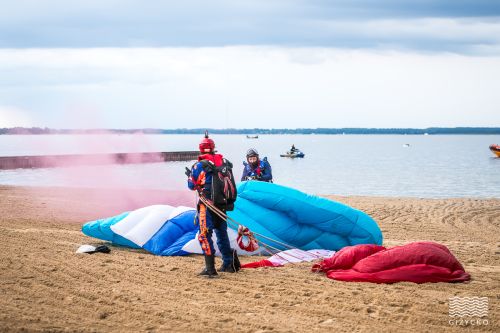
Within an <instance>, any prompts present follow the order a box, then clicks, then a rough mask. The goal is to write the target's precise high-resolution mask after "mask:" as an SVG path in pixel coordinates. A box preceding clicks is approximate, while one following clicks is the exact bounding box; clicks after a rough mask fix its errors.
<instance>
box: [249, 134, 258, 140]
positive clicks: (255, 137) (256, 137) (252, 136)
mask: <svg viewBox="0 0 500 333" xmlns="http://www.w3.org/2000/svg"><path fill="white" fill-rule="evenodd" d="M258 138H259V136H258V135H247V139H258Z"/></svg>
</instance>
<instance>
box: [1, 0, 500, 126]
mask: <svg viewBox="0 0 500 333" xmlns="http://www.w3.org/2000/svg"><path fill="white" fill-rule="evenodd" d="M0 6H1V7H0V8H2V10H1V11H0V127H11V126H47V127H52V128H144V127H152V128H194V127H196V128H198V127H214V128H226V127H236V128H253V127H261V128H297V127H430V126H450V127H451V126H500V93H499V92H498V91H500V1H493V0H470V1H469V0H449V1H444V0H435V1H431V0H420V1H406V0H381V1H371V0H359V1H355V0H329V1H326V0H325V1H319V0H309V1H306V0H304V1H300V0H287V1H285V0H283V1H273V0H266V1H258V0H252V1H234V0H233V1H230V0H227V1H222V0H221V1H190V0H188V1H152V0H150V1H144V0H143V1H139V0H100V1H94V0H86V1H78V2H77V1H64V0H16V1H7V0H0Z"/></svg>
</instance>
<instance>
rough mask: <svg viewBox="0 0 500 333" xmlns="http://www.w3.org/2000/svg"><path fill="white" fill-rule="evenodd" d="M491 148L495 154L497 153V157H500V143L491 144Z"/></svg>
mask: <svg viewBox="0 0 500 333" xmlns="http://www.w3.org/2000/svg"><path fill="white" fill-rule="evenodd" d="M490 150H491V152H492V153H493V154H495V155H496V156H497V157H500V145H491V146H490Z"/></svg>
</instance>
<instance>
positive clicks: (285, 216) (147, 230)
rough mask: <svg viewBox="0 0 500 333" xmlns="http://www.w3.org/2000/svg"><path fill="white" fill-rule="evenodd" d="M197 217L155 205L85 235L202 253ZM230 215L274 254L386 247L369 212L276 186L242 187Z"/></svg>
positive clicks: (95, 225) (232, 235)
mask: <svg viewBox="0 0 500 333" xmlns="http://www.w3.org/2000/svg"><path fill="white" fill-rule="evenodd" d="M195 215H196V211H195V210H194V209H193V208H188V207H182V206H179V207H172V206H168V205H155V206H148V207H144V208H141V209H137V210H135V211H131V212H127V213H123V214H120V215H117V216H114V217H110V218H106V219H101V220H97V221H92V222H88V223H86V224H85V225H83V227H82V231H83V233H84V234H85V235H87V236H91V237H95V238H99V239H102V240H106V241H110V242H112V243H114V244H117V245H123V246H129V247H133V248H143V249H145V250H147V251H149V252H151V253H153V254H156V255H164V256H175V255H185V254H189V253H202V251H201V247H200V244H199V242H198V240H197V231H198V226H197V225H196V224H195V223H194V220H195ZM228 215H229V216H230V217H231V218H232V219H233V220H235V221H237V222H238V223H239V224H241V225H244V226H246V227H248V228H249V229H250V230H251V231H252V232H254V233H255V234H258V235H256V236H257V239H258V240H259V241H260V242H261V244H264V245H268V246H269V247H270V248H271V249H274V250H286V249H287V247H288V246H290V247H293V248H299V249H302V250H312V249H325V250H339V249H341V248H343V247H344V246H348V245H356V244H378V245H380V244H382V233H381V231H380V229H379V227H378V226H377V224H376V223H375V221H374V220H373V219H372V218H371V217H369V216H368V215H367V214H365V213H363V212H361V211H359V210H356V209H354V208H351V207H349V206H346V205H344V204H341V203H338V202H334V201H331V200H328V199H326V198H320V197H317V196H311V195H308V194H305V193H302V192H300V191H297V190H294V189H291V188H288V187H284V186H280V185H276V184H272V183H266V182H259V181H249V182H243V183H241V184H240V185H239V186H238V199H237V200H236V203H235V208H234V211H231V212H229V213H228ZM229 227H230V228H232V229H228V234H229V239H230V241H231V247H233V248H236V249H238V251H239V253H240V254H249V253H247V252H245V251H244V250H241V249H239V248H238V245H237V242H236V237H237V232H236V229H237V225H235V224H234V223H229ZM214 244H216V241H215V233H214ZM216 251H217V247H216ZM261 251H262V249H260V250H258V251H257V252H253V253H252V254H257V253H262V252H261Z"/></svg>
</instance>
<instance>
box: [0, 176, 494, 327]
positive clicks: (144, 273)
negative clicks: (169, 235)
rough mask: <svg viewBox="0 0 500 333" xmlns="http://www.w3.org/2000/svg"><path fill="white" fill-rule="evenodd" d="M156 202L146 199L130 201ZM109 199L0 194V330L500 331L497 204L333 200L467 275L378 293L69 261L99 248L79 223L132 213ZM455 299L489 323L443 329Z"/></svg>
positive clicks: (300, 273)
mask: <svg viewBox="0 0 500 333" xmlns="http://www.w3.org/2000/svg"><path fill="white" fill-rule="evenodd" d="M161 195H163V194H162V193H159V192H158V191H157V192H151V196H148V195H146V194H142V195H141V198H142V201H140V202H137V201H135V203H134V204H135V205H145V204H148V203H153V202H150V201H154V200H158V198H159V197H161ZM110 197H111V198H113V193H112V192H102V191H100V192H96V191H94V190H84V189H71V190H70V189H64V188H50V189H49V188H39V189H36V188H22V187H6V186H3V187H0V212H1V217H0V237H1V239H0V244H1V251H0V282H1V284H0V289H1V290H0V292H1V295H2V296H1V297H0V331H13V332H16V331H47V332H48V331H50V332H59V331H68V332H80V331H81V332H124V331H130V332H136V331H148V332H149V331H150V332H202V331H205V332H235V331H238V332H310V331H313V332H403V331H412V332H454V331H457V332H465V331H490V332H494V331H497V332H498V331H499V323H498V320H499V319H500V316H499V310H498V306H499V298H500V274H499V273H500V256H499V254H500V248H499V240H500V200H498V199H491V200H475V199H446V200H430V199H408V198H369V197H332V199H334V200H338V201H340V202H343V203H346V204H348V205H350V206H353V207H355V208H358V209H361V210H363V211H365V212H367V213H368V214H370V215H371V216H372V217H374V218H375V220H376V221H377V222H378V223H379V225H380V227H381V229H382V231H383V233H384V237H385V240H384V245H386V246H394V245H400V244H405V243H408V242H412V241H418V240H430V241H436V242H439V243H442V244H445V245H446V246H448V247H449V248H450V250H451V251H452V252H453V253H454V254H455V256H456V257H457V258H458V259H459V260H460V262H462V264H463V265H464V266H465V268H466V271H468V272H469V273H470V274H471V275H472V281H471V282H470V283H460V284H448V283H428V284H421V285H417V284H413V283H397V284H392V285H377V284H370V283H348V282H339V281H333V280H329V279H327V278H326V277H325V276H324V275H322V274H314V273H311V272H310V267H311V264H309V263H304V264H297V265H288V266H286V267H283V268H259V269H256V270H243V271H241V272H240V273H238V274H228V273H226V274H221V277H220V278H219V279H213V280H209V279H202V278H199V277H197V276H196V274H197V273H198V271H199V270H200V269H201V267H202V265H203V258H202V257H201V256H189V257H158V256H153V255H150V254H148V253H146V252H144V251H141V250H130V249H126V248H118V247H112V252H111V253H110V254H94V255H87V254H84V255H82V254H80V255H77V254H75V250H76V249H77V248H78V247H79V246H80V245H81V244H88V243H90V244H102V243H103V242H99V241H96V240H94V239H91V238H88V237H86V236H84V235H83V234H82V233H81V232H80V228H81V225H82V224H83V223H84V222H86V221H89V220H93V219H96V218H99V217H104V216H109V215H113V214H117V213H120V212H121V211H122V210H124V209H125V208H130V202H127V203H126V202H124V201H120V200H110V199H109V198H110ZM175 197H176V198H177V199H178V198H179V196H175ZM148 198H152V199H148ZM155 202H157V201H155ZM138 207H140V206H138ZM257 259H259V258H255V257H254V258H249V257H245V258H243V259H242V261H243V262H250V261H254V260H257ZM452 296H482V297H488V298H489V315H488V317H487V321H488V324H487V325H480V326H478V325H474V326H470V325H469V326H466V327H463V326H457V325H456V324H453V325H452V324H450V319H451V318H450V317H449V316H448V299H449V298H450V297H452ZM483 319H484V318H483ZM483 323H484V322H483Z"/></svg>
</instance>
